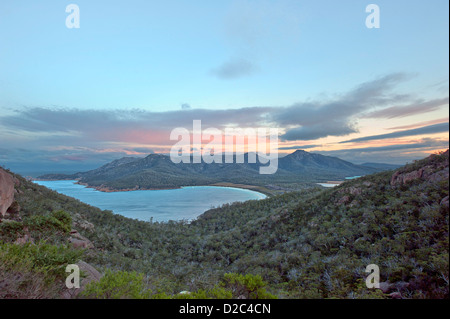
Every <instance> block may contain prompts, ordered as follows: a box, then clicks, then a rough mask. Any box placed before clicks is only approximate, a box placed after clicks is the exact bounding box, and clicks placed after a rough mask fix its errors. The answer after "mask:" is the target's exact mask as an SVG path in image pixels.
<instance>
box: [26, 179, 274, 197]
mask: <svg viewBox="0 0 450 319" xmlns="http://www.w3.org/2000/svg"><path fill="white" fill-rule="evenodd" d="M59 180H71V179H33V181H59ZM74 181H75V184H78V185H82V186H84V187H86V188H92V189H95V190H97V191H99V192H103V193H117V192H131V191H138V190H140V191H144V190H149V191H154V190H170V189H180V188H183V187H192V186H215V187H232V188H240V189H246V190H251V191H254V192H258V193H261V194H263V195H265V196H267V197H270V196H273V195H276V194H277V193H276V192H275V191H272V190H270V189H268V188H266V187H264V186H256V185H246V184H234V183H229V182H220V183H214V184H205V185H185V186H179V187H161V188H142V187H140V186H137V185H136V186H135V187H133V188H123V189H115V188H110V187H108V186H105V185H100V186H92V185H89V184H87V183H83V182H80V181H79V180H74Z"/></svg>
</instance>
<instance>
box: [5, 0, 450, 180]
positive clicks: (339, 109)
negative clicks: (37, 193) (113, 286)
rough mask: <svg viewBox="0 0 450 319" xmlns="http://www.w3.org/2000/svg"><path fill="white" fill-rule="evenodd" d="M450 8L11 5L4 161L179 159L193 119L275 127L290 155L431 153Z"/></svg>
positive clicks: (290, 3)
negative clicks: (178, 139)
mask: <svg viewBox="0 0 450 319" xmlns="http://www.w3.org/2000/svg"><path fill="white" fill-rule="evenodd" d="M70 4H75V5H76V6H77V7H78V8H79V27H78V28H68V25H67V24H66V20H68V18H69V25H70V23H73V22H75V20H72V18H73V15H72V13H73V12H72V11H70V10H69V11H68V12H66V7H67V6H68V5H70ZM369 4H376V5H377V6H378V8H379V22H380V24H379V28H368V27H367V25H366V19H367V18H368V16H369V15H371V14H372V12H366V7H367V6H368V5H369ZM448 12H449V8H448V1H447V0H431V1H423V0H422V1H418V0H413V1H411V0H408V1H404V0H395V1H393V0H389V1H385V0H371V1H363V0H343V1H334V0H316V1H312V0H305V1H300V0H279V1H273V0H215V1H200V0H190V1H188V0H165V1H153V0H146V1H144V0H128V1H114V0H109V1H103V0H96V1H93V0H89V1H85V0H71V1H63V0H53V1H52V0H40V1H35V0H21V1H13V0H3V1H1V2H0V165H2V166H4V167H7V168H10V169H12V170H15V171H18V172H34V171H45V172H51V171H61V170H83V169H92V168H95V167H98V166H99V165H102V164H105V163H107V162H109V161H111V160H114V159H117V158H120V157H123V156H146V155H148V154H149V153H165V154H166V153H168V151H169V150H170V148H171V146H172V145H173V144H174V143H175V142H174V141H171V140H170V132H171V131H172V130H173V129H175V128H178V127H184V128H187V129H189V130H191V129H192V123H193V120H201V121H202V125H204V128H208V127H215V128H218V129H219V130H223V129H224V128H226V127H242V128H248V127H263V128H277V129H279V132H280V135H279V151H280V152H281V153H289V152H293V151H295V150H296V149H304V150H306V151H308V152H314V153H319V154H323V155H329V156H337V157H340V158H342V159H344V160H349V161H351V162H354V163H364V162H384V163H393V164H404V163H407V162H411V161H413V160H415V159H420V158H424V157H426V156H428V155H429V154H432V153H435V152H439V151H442V150H445V149H447V148H448V144H449V142H448V140H449V124H448V123H449V116H448V113H449V83H448V79H449V76H448V69H449V65H448V60H449V59H448V57H449V52H448V47H449V43H448V39H449V35H448V29H449V16H448Z"/></svg>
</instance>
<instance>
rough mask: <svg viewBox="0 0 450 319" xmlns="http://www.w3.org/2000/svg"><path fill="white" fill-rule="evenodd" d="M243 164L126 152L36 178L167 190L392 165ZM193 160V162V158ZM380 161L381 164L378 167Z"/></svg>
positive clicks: (309, 160)
mask: <svg viewBox="0 0 450 319" xmlns="http://www.w3.org/2000/svg"><path fill="white" fill-rule="evenodd" d="M244 158H245V160H244V163H231V164H229V163H211V164H208V163H205V162H204V161H202V162H201V163H179V164H175V163H173V162H172V160H171V158H170V157H169V156H167V155H163V154H150V155H148V156H147V157H145V158H136V157H123V158H121V159H117V160H114V161H112V162H110V163H107V164H105V165H103V166H101V167H99V168H97V169H94V170H90V171H87V172H79V173H75V174H71V175H67V174H47V175H42V176H39V177H38V179H45V180H63V179H65V180H72V179H73V180H78V181H79V183H80V184H83V185H86V186H90V187H95V188H97V189H100V190H106V191H111V190H131V189H164V188H178V187H182V186H198V185H211V184H216V183H234V184H245V185H259V186H263V185H268V184H271V185H273V184H278V185H286V184H293V183H317V182H326V181H329V180H343V179H344V178H345V177H349V176H363V175H367V174H372V173H375V172H378V171H383V170H388V169H392V168H393V166H390V165H388V164H372V165H370V164H369V165H356V164H353V163H350V162H348V161H344V160H342V159H339V158H337V157H331V156H324V155H320V154H315V153H309V152H306V151H303V150H297V151H295V152H294V153H291V154H289V155H287V156H284V157H280V158H279V159H278V170H277V172H276V173H275V174H272V175H261V174H259V167H260V166H261V165H267V164H261V161H260V158H259V157H258V156H256V163H251V161H250V162H249V154H245V156H244ZM191 162H192V161H191ZM377 165H378V166H377Z"/></svg>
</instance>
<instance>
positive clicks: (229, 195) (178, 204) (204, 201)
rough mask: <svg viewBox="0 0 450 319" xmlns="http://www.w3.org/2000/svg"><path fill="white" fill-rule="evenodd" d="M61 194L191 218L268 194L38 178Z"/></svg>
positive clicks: (134, 214)
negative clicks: (116, 187)
mask: <svg viewBox="0 0 450 319" xmlns="http://www.w3.org/2000/svg"><path fill="white" fill-rule="evenodd" d="M35 183H36V184H39V185H43V186H46V187H47V188H50V189H52V190H55V191H57V192H59V193H61V194H64V195H67V196H71V197H74V198H76V199H79V200H80V201H82V202H84V203H86V204H89V205H92V206H96V207H98V208H100V209H107V210H112V211H113V212H114V213H116V214H120V215H122V216H125V217H129V218H133V219H139V220H144V221H149V220H150V218H151V217H153V221H159V222H162V221H168V220H183V219H185V220H192V219H195V218H197V216H199V215H201V214H203V213H204V212H205V211H207V210H208V209H210V208H211V207H218V206H220V205H223V204H226V203H233V202H244V201H247V200H254V199H263V198H265V197H266V195H264V194H261V193H258V192H254V191H251V190H247V189H240V188H231V187H215V186H193V187H183V188H180V189H169V190H139V191H130V192H114V193H105V192H99V191H97V190H95V189H93V188H87V187H84V186H82V185H78V184H75V181H35Z"/></svg>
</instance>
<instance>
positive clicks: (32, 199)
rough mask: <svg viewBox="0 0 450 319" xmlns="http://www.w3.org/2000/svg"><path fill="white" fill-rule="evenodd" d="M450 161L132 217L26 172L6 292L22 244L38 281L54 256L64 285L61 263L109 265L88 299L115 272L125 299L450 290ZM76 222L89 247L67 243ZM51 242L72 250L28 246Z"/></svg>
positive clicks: (13, 224)
mask: <svg viewBox="0 0 450 319" xmlns="http://www.w3.org/2000/svg"><path fill="white" fill-rule="evenodd" d="M448 167H449V166H448V151H447V152H445V153H443V154H439V155H432V156H430V157H429V158H426V159H424V160H421V161H417V162H415V163H413V164H409V165H407V166H405V167H401V168H399V169H397V170H395V171H385V172H381V173H376V174H373V175H368V176H364V177H361V178H358V179H354V180H351V181H347V182H345V183H343V184H341V185H339V186H337V187H335V188H332V189H323V188H319V187H316V188H309V189H305V190H302V191H299V192H289V193H286V194H283V195H277V196H273V197H270V198H267V199H264V200H259V201H248V202H245V203H236V204H232V205H225V206H223V207H220V208H215V209H211V210H209V211H207V212H205V213H204V214H203V215H201V216H200V217H199V218H198V219H197V220H195V221H193V222H191V223H188V222H186V221H178V222H174V221H171V222H167V223H155V222H141V221H137V220H130V219H127V218H125V217H121V216H119V215H115V214H112V213H111V212H107V211H101V210H100V209H97V208H94V207H91V206H88V205H85V204H83V203H81V202H79V201H77V200H75V199H72V198H69V197H66V196H63V195H60V194H57V193H56V192H53V191H50V190H48V189H46V188H45V187H42V186H38V185H36V184H34V183H31V182H28V181H26V180H24V179H23V178H21V177H20V176H16V178H17V179H18V180H19V185H18V186H17V187H16V189H17V191H18V194H17V196H16V203H15V205H16V206H15V207H16V209H14V210H11V211H10V212H9V215H8V216H7V217H5V219H9V221H8V222H6V221H5V220H3V222H2V223H0V241H1V244H0V245H1V246H0V248H1V249H0V258H1V259H2V261H3V263H2V264H3V266H2V267H3V269H2V271H0V276H2V277H0V285H2V282H3V286H2V293H3V294H5V292H7V291H8V289H6V290H5V288H4V287H5V282H7V281H8V280H9V281H10V282H11V281H13V279H11V278H15V277H14V276H13V275H14V271H13V269H15V268H14V267H13V266H12V265H17V264H18V261H17V259H14V258H15V256H17V255H19V254H21V249H22V248H20V247H23V250H26V254H27V256H28V259H29V260H31V261H32V260H36V259H37V260H40V261H41V264H42V265H41V264H39V265H41V266H39V267H40V268H39V267H37V266H36V267H37V268H36V267H33V266H31V265H32V264H31V263H30V264H27V263H22V264H20V266H21V267H23V269H28V272H29V274H30V278H31V277H32V276H31V274H34V273H35V272H37V273H39V274H40V273H44V274H46V273H45V271H44V270H42V269H44V268H45V267H44V266H45V263H49V264H50V266H51V267H50V268H49V269H54V273H52V274H53V275H52V276H53V277H52V278H56V279H57V280H56V279H55V280H54V281H53V282H56V283H58V280H59V283H60V286H58V287H59V289H60V290H61V291H62V290H64V288H63V286H62V285H63V284H62V281H61V280H62V279H61V278H60V277H59V276H60V275H61V272H60V269H59V268H58V267H62V266H63V265H65V263H67V262H74V260H77V259H82V260H84V261H86V262H88V263H89V264H91V265H93V266H94V267H96V268H97V269H98V270H99V271H100V272H101V273H103V274H105V275H104V277H103V279H102V280H103V281H102V286H101V287H103V290H101V289H100V290H99V289H97V290H96V289H93V288H92V289H90V290H89V289H88V290H87V293H86V295H85V297H105V296H106V297H112V295H111V294H108V289H110V290H111V291H112V290H114V289H116V288H117V287H116V286H117V282H116V283H115V282H114V281H113V280H111V278H113V277H114V276H113V275H114V274H116V276H119V277H120V276H121V278H128V279H129V280H128V281H127V280H125V281H123V282H128V283H127V284H124V283H123V282H122V285H134V286H133V288H136V287H138V290H139V293H138V294H132V293H130V291H135V290H130V289H124V290H120V291H121V294H122V295H121V297H136V296H139V297H144V298H174V297H180V295H179V294H178V293H179V292H180V291H190V292H192V293H191V294H185V295H183V297H185V298H188V297H192V298H193V297H200V298H207V297H212V298H214V297H215V298H237V297H239V296H241V297H242V296H243V297H246V298H269V297H278V298H448V296H449V283H448V274H449V264H448V262H449V255H448V253H449V238H448V235H449V232H448V231H449V229H448V215H449V214H448V213H449V196H448V173H449V168H448ZM64 212H66V213H67V214H65V213H64ZM12 220H15V221H12ZM43 221H45V222H43ZM69 222H70V225H69ZM70 230H72V232H71V231H70ZM73 230H77V231H78V233H79V234H80V235H81V237H82V238H84V239H85V242H86V244H85V245H81V246H82V247H84V250H83V249H81V250H80V249H79V248H78V249H74V248H73V246H74V245H69V244H68V242H70V243H74V242H75V241H73V240H72V241H68V239H70V237H71V236H72V235H71V233H73ZM25 235H27V236H28V237H25ZM19 239H20V240H19ZM40 240H45V241H46V243H45V245H53V246H51V247H53V248H51V247H47V248H45V249H47V250H51V251H52V252H53V255H52V254H50V256H57V255H58V254H61V256H62V257H61V258H60V259H57V258H56V257H55V258H53V259H50V260H47V261H46V260H45V259H39V258H38V257H36V256H37V255H36V254H38V253H36V252H32V251H31V252H30V251H29V250H32V249H31V248H30V247H33V246H34V247H36V246H37V247H44V246H42V245H44V244H42V243H40ZM13 242H16V243H17V242H20V243H21V244H12V243H13ZM23 242H25V244H24V243H23ZM30 242H32V243H33V244H30ZM41 249H44V248H41ZM58 249H60V252H59V250H58ZM80 251H81V253H80ZM46 256H49V255H48V254H47V255H46ZM42 260H44V261H42ZM369 264H377V265H378V266H379V268H380V276H381V281H382V289H381V290H380V289H375V290H373V289H368V288H367V287H366V286H365V278H366V276H367V273H365V268H366V266H367V265H369ZM8 267H9V268H8ZM58 271H59V272H58ZM118 271H121V272H118ZM111 274H113V275H111ZM46 275H48V274H46ZM39 278H40V277H39ZM45 278H47V277H46V276H43V278H42V281H43V283H42V287H46V286H45ZM29 280H31V279H29ZM25 283H26V282H25ZM252 284H253V286H252ZM55 285H56V284H52V287H51V288H52V289H56V291H58V289H57V288H58V287H54V286H55ZM115 285H116V286H115ZM8 287H12V285H10V286H8ZM24 287H29V286H27V285H24ZM61 287H62V288H61ZM105 287H106V288H105ZM108 287H109V288H108ZM249 287H257V288H255V289H253V290H251V289H250V288H249ZM97 288H98V287H97ZM238 288H239V289H238ZM245 288H247V290H246V289H245ZM10 289H13V288H10ZM16 289H19V288H16ZM42 289H44V288H42ZM111 291H110V292H111ZM114 291H116V290H114ZM13 292H14V291H10V296H13V295H14V294H13ZM94 292H95V293H94ZM79 297H80V296H79Z"/></svg>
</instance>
